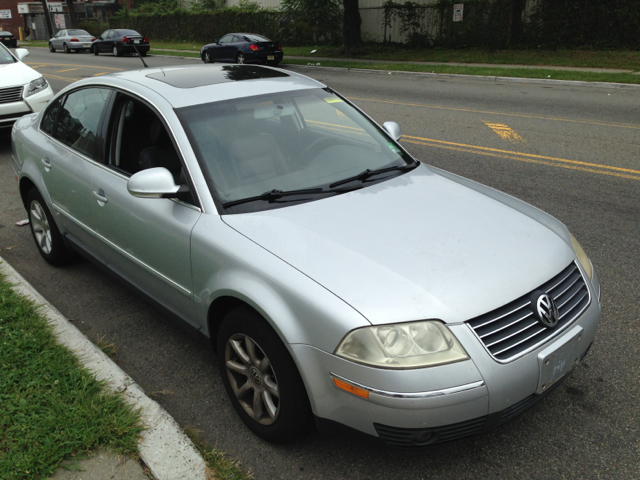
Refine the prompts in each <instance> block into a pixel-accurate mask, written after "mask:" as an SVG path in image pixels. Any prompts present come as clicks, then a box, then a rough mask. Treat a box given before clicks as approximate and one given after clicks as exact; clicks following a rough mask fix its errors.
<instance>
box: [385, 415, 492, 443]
mask: <svg viewBox="0 0 640 480" xmlns="http://www.w3.org/2000/svg"><path fill="white" fill-rule="evenodd" d="M486 421H487V417H480V418H474V419H473V420H467V421H466V422H460V423H454V424H451V425H444V426H442V427H434V428H398V427H389V426H386V425H380V424H378V423H374V424H373V426H374V427H375V429H376V432H378V436H379V437H380V438H381V439H382V440H384V441H385V442H387V443H388V444H389V445H393V446H396V447H423V446H426V445H435V444H437V443H445V442H451V441H453V440H458V439H460V438H464V437H471V436H473V435H479V434H480V433H482V431H483V430H484V426H485V423H486Z"/></svg>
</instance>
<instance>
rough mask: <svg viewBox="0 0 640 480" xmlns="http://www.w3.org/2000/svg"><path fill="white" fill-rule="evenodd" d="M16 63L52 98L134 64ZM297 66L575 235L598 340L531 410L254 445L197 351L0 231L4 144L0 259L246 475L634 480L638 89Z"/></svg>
mask: <svg viewBox="0 0 640 480" xmlns="http://www.w3.org/2000/svg"><path fill="white" fill-rule="evenodd" d="M27 60H28V62H29V63H31V64H32V66H34V67H36V68H37V69H38V70H39V71H41V72H43V73H44V74H45V75H47V78H48V79H49V80H50V81H51V83H52V85H53V86H54V88H55V89H60V88H62V87H63V86H66V85H67V84H69V83H70V82H72V81H74V80H73V79H79V78H82V77H84V76H90V75H96V74H104V73H108V72H115V71H117V69H128V68H138V67H139V59H137V58H134V57H129V58H114V57H112V56H110V55H104V56H100V57H94V56H93V55H88V54H84V55H83V54H72V55H64V54H49V53H48V52H46V53H45V51H44V50H39V49H33V50H32V54H31V56H30V57H29V58H28V59H27ZM193 61H194V60H193V59H190V60H179V59H175V58H160V57H150V58H148V59H147V63H149V64H150V65H152V66H157V65H169V64H178V63H192V62H193ZM38 62H41V63H38ZM72 69H73V70H72ZM64 70H67V71H64ZM299 71H303V72H304V73H305V74H308V75H310V76H313V77H315V78H318V79H321V80H322V81H324V82H326V84H327V85H329V86H331V87H333V88H335V89H336V90H337V91H339V92H341V93H343V94H345V95H346V96H348V97H350V98H352V99H353V100H354V101H355V102H356V103H357V104H358V105H360V106H361V107H362V108H363V109H364V110H365V111H366V112H367V113H369V114H370V115H371V116H372V117H373V118H374V119H375V120H377V121H379V122H383V121H386V120H395V121H397V122H399V123H400V124H401V125H402V127H403V129H404V132H405V138H404V139H403V144H404V145H406V147H407V148H408V149H409V151H411V152H412V154H414V156H416V157H417V158H419V159H421V160H423V161H425V162H427V163H430V164H432V165H436V166H438V167H441V168H444V169H446V170H450V171H453V172H455V173H458V174H461V175H464V176H466V177H468V178H471V179H474V180H476V181H479V182H481V183H485V184H488V185H490V186H492V187H495V188H497V189H499V190H502V191H505V192H507V193H509V194H511V195H514V196H516V197H518V198H521V199H523V200H525V201H527V202H529V203H531V204H533V205H535V206H537V207H539V208H541V209H543V210H545V211H547V212H549V213H551V214H552V215H554V216H556V217H557V218H559V219H560V220H561V221H563V222H564V223H565V224H566V225H567V226H568V227H569V229H570V230H571V231H572V232H573V234H574V235H575V236H576V237H577V238H578V239H579V240H580V242H581V244H582V246H583V247H584V249H585V251H586V252H587V253H588V254H589V256H590V257H591V259H592V261H593V264H594V265H595V268H596V270H597V271H598V273H599V274H600V276H601V280H602V285H603V288H604V311H603V314H602V317H601V323H600V329H599V333H598V337H597V338H596V341H595V343H594V345H593V348H592V349H591V352H590V353H589V356H588V357H587V358H586V360H585V362H584V363H583V364H582V365H581V366H580V367H578V368H577V369H576V371H574V373H573V374H572V375H571V377H569V379H568V380H567V381H566V382H565V383H564V384H563V385H562V386H561V387H560V388H558V389H557V390H556V391H555V392H553V393H552V394H551V395H550V396H548V397H547V398H546V399H545V400H544V401H543V402H541V403H540V404H538V405H537V406H535V407H534V408H533V409H531V410H529V411H527V412H526V413H524V414H523V415H521V416H520V417H518V418H517V419H515V420H513V421H512V422H510V423H508V424H507V425H505V426H503V427H501V428H500V429H499V430H497V431H495V432H493V433H492V434H490V435H487V436H483V437H478V438H473V439H468V440H463V441H459V442H456V443H451V444H446V445H442V446H436V447H432V448H429V449H426V450H421V451H418V452H403V451H397V450H389V449H386V448H384V447H376V446H370V445H364V444H361V443H359V442H354V441H351V440H348V439H344V438H326V437H322V436H320V435H318V434H317V433H313V432H312V433H310V434H309V435H308V436H307V437H305V438H304V439H302V440H300V441H298V442H296V443H294V444H290V445H270V444H268V443H266V442H264V441H262V440H260V439H258V438H257V437H255V436H254V435H253V434H251V433H250V432H249V431H248V430H247V429H246V428H245V427H244V425H243V424H242V422H241V421H240V420H239V418H238V417H237V416H236V414H235V412H234V410H233V408H232V407H231V404H230V403H229V402H228V400H227V399H226V394H225V392H224V388H223V386H222V383H221V381H220V378H219V375H218V373H217V370H216V367H215V364H214V358H213V356H212V355H211V354H210V353H209V352H208V351H207V350H206V349H205V348H204V347H202V346H201V345H200V344H198V343H197V342H196V341H194V340H192V339H191V338H190V337H189V336H187V335H186V334H184V333H182V331H181V330H180V329H179V328H177V327H176V326H175V325H173V324H172V323H170V322H169V321H168V320H167V319H165V318H164V317H162V316H161V315H160V314H158V313H157V312H156V311H155V310H154V309H152V308H150V307H149V306H148V305H146V304H145V303H144V302H142V301H141V300H140V299H139V298H138V297H136V296H135V295H133V294H132V293H130V292H128V291H127V290H126V289H125V288H124V287H122V286H121V285H120V284H119V283H117V282H116V281H114V280H112V279H111V278H109V277H107V276H105V275H104V274H103V273H102V272H100V271H99V270H97V269H96V268H94V267H93V266H92V265H90V264H88V263H87V262H83V261H78V262H76V263H74V264H72V265H70V266H67V267H65V268H54V267H51V266H49V265H48V264H46V263H45V262H44V261H43V260H42V259H41V258H40V256H39V255H38V253H37V251H36V248H35V246H34V245H33V240H32V239H31V234H30V232H29V229H28V227H22V228H20V227H16V226H14V223H15V222H16V221H18V220H21V219H23V218H26V213H25V211H24V209H23V207H22V205H21V203H20V201H19V196H18V192H17V188H16V182H15V179H14V177H13V174H12V172H11V165H10V156H11V149H10V143H9V138H8V136H7V135H6V134H5V135H3V136H2V137H1V138H0V191H1V192H2V195H1V196H0V255H1V256H2V257H4V258H5V259H6V260H7V261H8V262H10V263H11V264H12V265H13V266H14V267H15V268H16V269H17V270H18V271H19V272H20V273H21V274H22V275H23V276H24V277H26V279H27V280H28V281H30V282H31V283H32V284H33V285H34V286H35V287H36V288H37V289H38V290H39V291H40V292H41V293H42V294H43V295H44V296H45V297H46V298H47V299H48V300H50V301H51V302H52V303H53V304H54V305H55V306H56V307H57V308H58V309H59V310H60V311H61V312H62V313H63V314H64V315H66V316H67V317H68V318H69V319H70V320H71V321H72V322H74V324H75V325H77V326H78V327H79V328H80V329H81V330H82V331H83V332H84V333H85V334H86V335H87V336H88V337H89V338H90V339H92V340H94V341H96V340H97V339H98V338H99V337H101V336H103V335H104V336H105V339H106V340H108V341H110V342H113V343H114V344H115V345H116V346H117V348H118V359H117V361H118V364H119V365H120V366H121V367H122V368H123V369H124V370H125V371H126V372H127V373H129V374H130V375H131V376H132V377H133V378H134V380H135V381H136V382H138V383H139V384H140V385H141V386H142V387H143V388H144V389H145V390H146V391H147V392H148V393H149V394H150V395H151V396H152V397H153V398H155V399H156V400H158V401H159V402H160V403H161V404H162V405H163V406H164V407H165V408H166V409H167V410H168V411H169V413H171V414H172V415H173V416H174V418H175V419H176V420H177V421H178V422H179V423H180V425H182V426H183V427H184V426H192V427H196V428H198V429H200V430H202V431H203V438H204V439H205V440H206V442H207V443H208V444H209V445H210V446H211V447H216V448H218V449H220V450H222V451H224V452H227V453H228V454H229V455H230V456H231V457H232V458H236V459H238V460H239V461H240V462H241V464H242V465H243V466H244V467H246V468H250V469H252V470H253V472H254V474H255V475H256V478H265V479H267V478H268V479H272V478H286V479H293V478H304V479H307V478H314V479H315V478H317V479H337V478H354V479H388V478H410V479H413V478H438V479H445V478H447V479H448V478H456V479H485V478H505V479H507V478H508V479H511V478H534V479H548V478H568V479H595V478H611V479H637V478H640V434H639V433H640V432H639V430H640V402H639V401H638V398H640V381H639V380H640V371H639V370H640V369H639V368H638V365H639V362H638V358H637V356H638V351H639V349H638V345H639V344H640V325H639V322H638V318H639V314H640V300H639V298H640V295H639V293H640V281H639V275H638V271H639V270H640V269H639V267H640V259H639V256H638V252H640V89H610V88H594V87H588V86H587V87H584V86H558V85H539V84H527V83H524V82H523V83H499V82H495V81H487V80H480V79H473V78H457V79H456V78H445V77H425V76H418V75H400V74H394V75H387V74H385V75H374V74H364V73H354V72H351V73H347V72H335V71H329V70H322V69H304V70H299ZM408 208H410V206H408ZM415 241H419V239H407V242H415ZM523 254H526V252H523Z"/></svg>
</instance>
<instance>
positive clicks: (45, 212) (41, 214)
mask: <svg viewBox="0 0 640 480" xmlns="http://www.w3.org/2000/svg"><path fill="white" fill-rule="evenodd" d="M27 208H28V213H29V225H30V227H31V233H32V235H33V239H34V240H35V242H36V247H38V251H39V252H40V255H42V258H44V259H45V260H46V261H47V262H49V263H50V264H52V265H63V264H65V263H67V262H68V261H69V260H71V259H72V258H73V252H72V251H71V250H69V249H68V248H67V246H66V245H65V244H64V241H63V240H62V235H61V234H60V230H58V226H57V225H56V223H55V221H54V220H53V217H52V216H51V212H50V211H49V208H48V207H47V204H46V203H45V202H44V199H43V198H42V195H40V192H38V190H36V189H35V188H32V189H31V191H29V194H28V195H27Z"/></svg>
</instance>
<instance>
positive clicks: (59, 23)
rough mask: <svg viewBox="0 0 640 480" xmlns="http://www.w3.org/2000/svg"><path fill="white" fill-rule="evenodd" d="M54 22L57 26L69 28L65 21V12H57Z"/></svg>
mask: <svg viewBox="0 0 640 480" xmlns="http://www.w3.org/2000/svg"><path fill="white" fill-rule="evenodd" d="M53 18H54V22H55V24H56V28H67V27H66V26H65V23H64V14H63V13H56V14H55V15H54V16H53Z"/></svg>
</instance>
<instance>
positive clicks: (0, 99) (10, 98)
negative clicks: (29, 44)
mask: <svg viewBox="0 0 640 480" xmlns="http://www.w3.org/2000/svg"><path fill="white" fill-rule="evenodd" d="M27 55H29V51H28V50H27V49H25V48H18V49H16V53H15V55H14V54H13V53H11V51H10V50H9V49H8V48H6V47H5V46H4V45H2V44H0V129H1V128H3V127H11V126H12V125H13V122H15V121H16V120H17V119H18V118H20V117H22V116H23V115H27V114H29V113H33V112H39V111H40V110H42V108H43V107H44V106H45V105H46V104H47V102H48V101H49V100H50V99H51V97H53V90H52V89H51V86H50V85H49V82H47V81H46V80H45V78H44V77H43V76H42V75H41V74H40V73H38V72H36V71H35V70H34V69H33V68H31V67H29V66H27V65H26V64H25V63H23V62H22V59H23V58H25V57H26V56H27Z"/></svg>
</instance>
